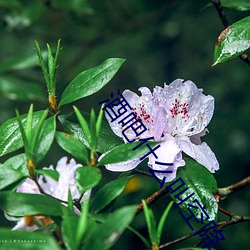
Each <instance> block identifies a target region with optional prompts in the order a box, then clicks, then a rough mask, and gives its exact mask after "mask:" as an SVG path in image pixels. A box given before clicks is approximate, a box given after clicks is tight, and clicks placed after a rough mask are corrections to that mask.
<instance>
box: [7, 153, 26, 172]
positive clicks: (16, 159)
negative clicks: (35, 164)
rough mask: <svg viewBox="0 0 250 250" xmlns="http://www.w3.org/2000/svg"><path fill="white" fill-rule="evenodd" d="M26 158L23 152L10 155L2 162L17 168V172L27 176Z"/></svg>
mask: <svg viewBox="0 0 250 250" xmlns="http://www.w3.org/2000/svg"><path fill="white" fill-rule="evenodd" d="M26 160H27V158H26V155H25V154H24V153H23V154H19V155H15V156H13V157H10V158H9V159H8V160H6V161H5V162H4V165H5V166H8V167H9V168H12V169H15V170H18V171H19V172H21V173H23V174H24V175H27V176H28V175H29V171H28V169H27V165H26Z"/></svg>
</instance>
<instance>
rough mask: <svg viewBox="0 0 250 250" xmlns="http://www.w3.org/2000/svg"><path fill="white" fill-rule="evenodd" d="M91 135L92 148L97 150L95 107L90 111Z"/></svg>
mask: <svg viewBox="0 0 250 250" xmlns="http://www.w3.org/2000/svg"><path fill="white" fill-rule="evenodd" d="M89 128H90V135H91V149H92V150H94V151H95V150H96V115H95V111H94V109H91V112H90V124H89Z"/></svg>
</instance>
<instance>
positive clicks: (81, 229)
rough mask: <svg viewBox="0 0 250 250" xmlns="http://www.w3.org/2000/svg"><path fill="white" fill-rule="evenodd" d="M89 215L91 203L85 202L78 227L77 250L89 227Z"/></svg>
mask: <svg viewBox="0 0 250 250" xmlns="http://www.w3.org/2000/svg"><path fill="white" fill-rule="evenodd" d="M88 213H89V201H88V200H85V201H84V203H83V206H82V213H81V215H80V218H79V221H78V225H77V232H76V242H77V249H78V248H79V246H80V245H81V241H82V238H83V236H84V234H85V233H86V229H87V225H88Z"/></svg>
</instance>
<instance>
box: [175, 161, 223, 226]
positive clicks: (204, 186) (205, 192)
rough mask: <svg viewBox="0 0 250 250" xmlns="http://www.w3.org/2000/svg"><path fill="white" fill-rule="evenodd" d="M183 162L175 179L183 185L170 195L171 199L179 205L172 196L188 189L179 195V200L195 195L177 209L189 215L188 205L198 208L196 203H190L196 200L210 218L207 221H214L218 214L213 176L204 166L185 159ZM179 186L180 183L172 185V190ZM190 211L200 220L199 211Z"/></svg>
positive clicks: (215, 185)
mask: <svg viewBox="0 0 250 250" xmlns="http://www.w3.org/2000/svg"><path fill="white" fill-rule="evenodd" d="M185 161H186V165H185V167H182V168H179V169H178V172H177V177H176V179H178V178H180V177H181V178H182V180H183V181H184V183H185V185H184V186H183V187H181V188H180V189H178V191H176V192H174V193H173V194H171V197H172V198H173V200H174V201H175V202H176V203H179V202H180V201H179V200H178V199H176V198H175V197H174V195H176V194H178V193H180V192H181V191H182V190H184V189H185V188H186V187H188V188H189V189H188V190H186V191H185V192H184V193H183V194H181V195H180V198H181V199H182V200H184V199H185V198H186V197H187V196H188V195H190V194H192V193H195V195H193V196H192V197H191V198H190V199H188V200H187V201H185V202H183V203H182V205H180V206H179V207H181V208H182V209H184V211H185V212H187V213H188V214H190V212H189V211H188V210H187V208H188V207H189V206H188V203H190V204H192V205H194V206H198V204H197V203H192V201H193V200H195V199H197V200H198V202H199V203H200V204H201V205H202V206H204V205H205V206H206V209H205V210H206V212H207V214H208V215H209V217H210V218H209V219H208V221H213V220H215V221H216V220H217V214H218V204H217V202H216V200H215V198H214V196H213V194H215V193H217V192H218V187H217V182H216V180H215V178H214V176H213V175H212V174H211V173H210V172H209V171H208V170H207V169H206V168H205V167H204V166H202V165H200V164H199V163H197V162H196V161H194V160H191V159H185ZM179 185H180V182H178V183H176V184H174V186H173V188H177V187H178V186H179ZM190 209H191V210H192V211H193V213H194V215H195V216H196V217H197V219H201V214H202V213H201V212H200V209H195V208H190ZM204 216H205V215H204ZM205 218H206V216H205Z"/></svg>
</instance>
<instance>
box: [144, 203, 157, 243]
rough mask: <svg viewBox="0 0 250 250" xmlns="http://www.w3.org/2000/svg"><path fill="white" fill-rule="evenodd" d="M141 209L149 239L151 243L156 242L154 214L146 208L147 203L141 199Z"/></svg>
mask: <svg viewBox="0 0 250 250" xmlns="http://www.w3.org/2000/svg"><path fill="white" fill-rule="evenodd" d="M142 205H143V211H144V215H145V218H146V222H147V226H148V234H149V237H150V241H151V243H152V245H154V244H157V234H156V221H155V217H154V214H153V212H152V210H151V209H149V208H148V205H147V203H146V202H145V201H144V200H142Z"/></svg>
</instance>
